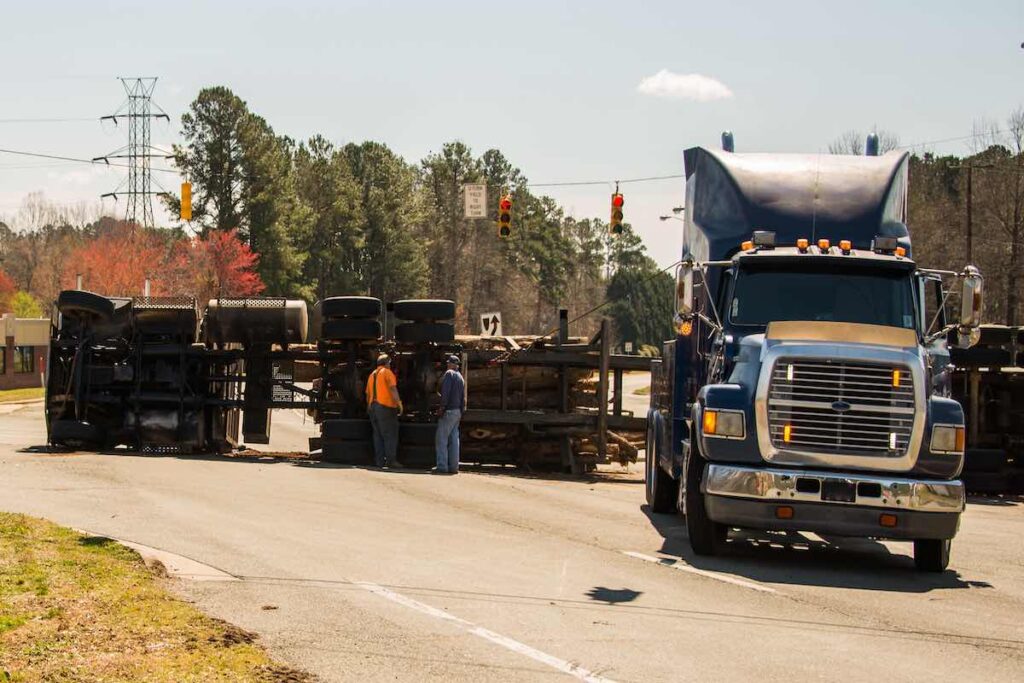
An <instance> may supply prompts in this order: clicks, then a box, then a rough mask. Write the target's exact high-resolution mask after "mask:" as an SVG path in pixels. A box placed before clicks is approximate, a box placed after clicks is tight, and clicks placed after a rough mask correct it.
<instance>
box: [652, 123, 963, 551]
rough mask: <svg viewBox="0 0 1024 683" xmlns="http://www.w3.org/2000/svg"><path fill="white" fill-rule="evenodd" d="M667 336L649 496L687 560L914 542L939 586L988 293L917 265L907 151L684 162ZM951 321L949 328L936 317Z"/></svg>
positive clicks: (954, 522) (725, 152)
mask: <svg viewBox="0 0 1024 683" xmlns="http://www.w3.org/2000/svg"><path fill="white" fill-rule="evenodd" d="M684 163H685V167H686V202H685V228H684V230H685V232H684V239H683V242H684V246H683V259H682V262H681V265H680V266H679V269H678V271H677V277H676V280H677V282H676V306H675V308H676V312H675V328H676V338H675V339H674V340H672V341H669V342H666V344H665V349H664V353H663V357H662V360H661V361H660V362H659V363H656V364H655V367H654V369H653V371H652V386H651V407H650V410H649V412H648V416H647V417H648V420H647V422H648V437H647V440H648V451H647V458H646V497H647V503H648V505H649V507H650V509H651V511H653V512H657V513H671V512H676V511H678V513H679V514H681V515H683V516H684V517H685V519H686V527H687V531H688V535H689V542H690V546H691V548H692V549H693V552H694V553H696V554H698V555H710V554H714V553H715V552H716V550H717V549H719V548H720V547H721V544H722V543H724V542H725V540H726V538H727V535H728V533H729V530H730V529H733V528H752V529H768V530H788V531H807V532H813V533H819V534H828V535H839V536H860V537H873V538H886V539H900V540H909V541H913V544H914V561H915V564H916V566H917V568H918V569H920V570H923V571H943V570H945V568H946V567H947V565H948V562H949V552H950V544H951V540H952V538H953V537H954V536H955V535H956V532H957V529H958V527H959V521H960V515H961V513H962V511H963V509H964V503H965V497H964V487H963V484H962V482H961V481H960V480H959V476H960V472H961V469H962V467H963V460H964V436H965V435H964V413H963V410H962V408H961V406H960V404H958V403H957V402H956V401H954V400H952V399H951V398H950V397H949V396H950V384H951V383H950V376H951V367H950V364H949V363H950V351H949V349H950V347H951V346H960V347H966V346H969V345H970V344H971V343H972V342H973V341H975V340H976V339H977V328H978V326H979V323H980V315H981V305H982V284H983V281H982V278H981V274H980V273H979V272H978V271H977V269H975V268H973V267H972V266H967V267H965V268H964V270H963V271H961V272H946V271H935V270H926V269H923V268H919V267H918V266H917V265H916V264H915V263H914V261H913V260H912V251H911V242H910V233H909V231H908V229H907V226H906V204H907V168H908V159H907V155H906V154H905V153H898V152H890V153H888V154H885V155H882V156H879V155H878V154H877V140H874V139H872V138H869V139H868V144H867V154H866V155H864V156H847V155H799V154H739V153H734V152H733V150H732V137H731V134H726V135H723V149H722V150H721V151H719V150H710V149H705V148H699V147H698V148H692V149H688V150H686V151H685V153H684ZM947 315H948V318H949V319H948V320H947Z"/></svg>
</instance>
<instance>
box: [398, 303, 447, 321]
mask: <svg viewBox="0 0 1024 683" xmlns="http://www.w3.org/2000/svg"><path fill="white" fill-rule="evenodd" d="M394 313H395V317H396V318H398V319H399V320H412V321H413V322H435V321H438V320H451V319H452V318H454V317H455V302H454V301H450V300H448V299H404V300H402V301H396V302H395V304H394Z"/></svg>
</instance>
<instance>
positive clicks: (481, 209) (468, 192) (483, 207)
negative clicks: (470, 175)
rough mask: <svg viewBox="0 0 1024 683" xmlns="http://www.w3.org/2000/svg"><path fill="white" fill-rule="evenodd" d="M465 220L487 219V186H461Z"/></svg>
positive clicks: (480, 184) (481, 184)
mask: <svg viewBox="0 0 1024 683" xmlns="http://www.w3.org/2000/svg"><path fill="white" fill-rule="evenodd" d="M462 192H463V195H464V198H465V202H466V205H465V212H466V218H487V185H485V184H483V183H479V184H472V185H463V186H462Z"/></svg>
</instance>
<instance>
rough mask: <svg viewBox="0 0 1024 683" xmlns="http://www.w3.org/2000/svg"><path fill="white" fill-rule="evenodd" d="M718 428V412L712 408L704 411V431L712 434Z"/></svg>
mask: <svg viewBox="0 0 1024 683" xmlns="http://www.w3.org/2000/svg"><path fill="white" fill-rule="evenodd" d="M717 429H718V413H717V412H716V411H714V410H705V411H704V433H705V434H714V433H715V431H716V430H717Z"/></svg>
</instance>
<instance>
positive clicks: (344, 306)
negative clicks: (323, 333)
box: [320, 296, 381, 320]
mask: <svg viewBox="0 0 1024 683" xmlns="http://www.w3.org/2000/svg"><path fill="white" fill-rule="evenodd" d="M380 311H381V305H380V299H377V298H375V297H372V296H331V297H328V298H326V299H324V300H323V301H321V302H320V315H322V316H323V319H324V320H329V319H331V318H379V317H380Z"/></svg>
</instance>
